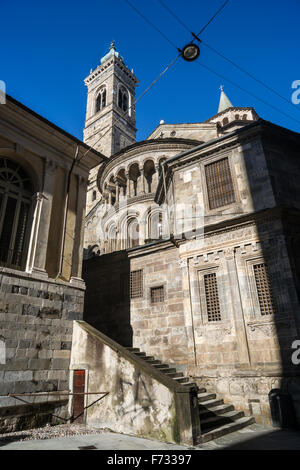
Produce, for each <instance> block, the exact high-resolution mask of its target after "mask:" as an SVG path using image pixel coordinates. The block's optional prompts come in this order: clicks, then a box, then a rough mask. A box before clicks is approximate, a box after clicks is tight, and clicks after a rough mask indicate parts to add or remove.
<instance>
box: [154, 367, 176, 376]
mask: <svg viewBox="0 0 300 470" xmlns="http://www.w3.org/2000/svg"><path fill="white" fill-rule="evenodd" d="M157 370H159V371H160V372H163V373H164V374H166V375H169V374H175V373H176V372H177V370H176V369H175V368H173V367H172V368H171V367H162V368H160V367H157Z"/></svg>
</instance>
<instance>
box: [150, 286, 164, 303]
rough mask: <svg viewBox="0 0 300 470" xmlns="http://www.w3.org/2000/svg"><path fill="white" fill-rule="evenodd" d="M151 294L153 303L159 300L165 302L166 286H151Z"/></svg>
mask: <svg viewBox="0 0 300 470" xmlns="http://www.w3.org/2000/svg"><path fill="white" fill-rule="evenodd" d="M150 294H151V303H152V304H157V303H159V302H163V301H164V299H165V296H164V286H158V287H151V289H150Z"/></svg>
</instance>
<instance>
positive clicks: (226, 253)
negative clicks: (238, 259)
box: [224, 247, 235, 260]
mask: <svg viewBox="0 0 300 470" xmlns="http://www.w3.org/2000/svg"><path fill="white" fill-rule="evenodd" d="M234 253H235V249H234V248H233V247H230V248H226V250H225V251H224V256H225V259H227V260H230V259H233V258H234Z"/></svg>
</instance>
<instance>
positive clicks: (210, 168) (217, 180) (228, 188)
mask: <svg viewBox="0 0 300 470" xmlns="http://www.w3.org/2000/svg"><path fill="white" fill-rule="evenodd" d="M205 177H206V185H207V192H208V201H209V208H210V209H216V208H217V207H222V206H226V205H227V204H231V203H233V202H234V201H235V196H234V188H233V183H232V178H231V172H230V167H229V161H228V158H223V159H222V160H218V161H217V162H213V163H210V164H209V165H205Z"/></svg>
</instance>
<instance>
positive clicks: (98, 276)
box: [83, 250, 132, 347]
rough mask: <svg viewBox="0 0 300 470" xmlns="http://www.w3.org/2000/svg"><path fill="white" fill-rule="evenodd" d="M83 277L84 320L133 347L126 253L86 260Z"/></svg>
mask: <svg viewBox="0 0 300 470" xmlns="http://www.w3.org/2000/svg"><path fill="white" fill-rule="evenodd" d="M83 279H84V281H85V283H86V296H85V306H84V313H83V320H84V321H86V322H87V323H89V324H90V325H92V326H93V327H94V328H96V329H97V330H99V331H101V332H102V333H104V334H105V335H107V336H109V337H110V338H111V339H113V340H114V341H116V342H117V343H119V344H121V345H122V346H125V347H129V346H132V328H131V324H130V323H131V321H130V298H129V279H130V262H129V259H128V256H127V252H126V251H125V250H124V251H118V252H114V253H108V254H105V255H101V256H94V257H92V258H90V259H86V260H85V261H84V262H83Z"/></svg>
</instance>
